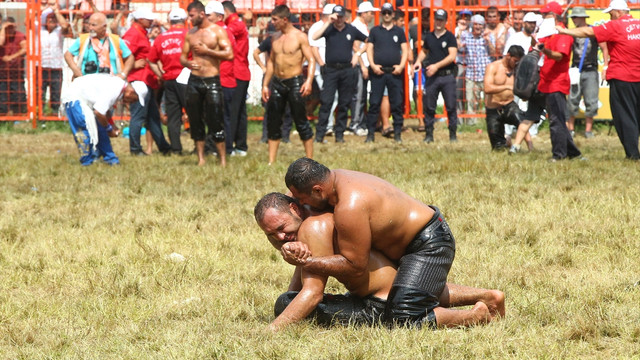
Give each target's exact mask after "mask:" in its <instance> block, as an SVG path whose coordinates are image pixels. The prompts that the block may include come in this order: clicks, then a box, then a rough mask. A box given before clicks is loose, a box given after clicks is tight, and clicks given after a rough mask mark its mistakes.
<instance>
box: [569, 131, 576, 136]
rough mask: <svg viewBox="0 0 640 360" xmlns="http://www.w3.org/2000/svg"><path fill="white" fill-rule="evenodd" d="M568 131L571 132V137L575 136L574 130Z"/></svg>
mask: <svg viewBox="0 0 640 360" xmlns="http://www.w3.org/2000/svg"><path fill="white" fill-rule="evenodd" d="M569 132H570V133H571V138H574V137H575V136H576V132H575V131H573V130H571V131H569Z"/></svg>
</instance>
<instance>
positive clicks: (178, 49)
mask: <svg viewBox="0 0 640 360" xmlns="http://www.w3.org/2000/svg"><path fill="white" fill-rule="evenodd" d="M186 34H187V29H186V28H185V27H184V26H181V25H179V26H172V27H171V28H170V29H169V30H167V31H166V32H165V33H163V34H160V35H158V37H157V38H156V40H155V41H154V42H153V45H152V46H151V50H150V51H149V61H150V62H152V63H156V62H158V60H159V61H160V62H162V68H163V69H164V74H163V75H162V78H163V79H164V80H175V79H176V78H177V77H178V75H180V72H181V71H182V69H183V68H184V66H182V64H180V55H182V44H183V43H184V37H185V35H186Z"/></svg>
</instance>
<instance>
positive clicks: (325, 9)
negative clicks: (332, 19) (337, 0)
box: [322, 4, 336, 15]
mask: <svg viewBox="0 0 640 360" xmlns="http://www.w3.org/2000/svg"><path fill="white" fill-rule="evenodd" d="M334 7H336V4H327V5H325V6H324V7H323V8H322V15H331V14H333V8H334Z"/></svg>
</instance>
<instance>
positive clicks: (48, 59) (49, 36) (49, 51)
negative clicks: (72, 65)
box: [40, 26, 64, 69]
mask: <svg viewBox="0 0 640 360" xmlns="http://www.w3.org/2000/svg"><path fill="white" fill-rule="evenodd" d="M40 41H41V46H42V67H43V68H46V69H62V67H63V66H64V64H63V60H62V55H63V50H62V43H63V38H62V28H61V27H60V26H56V28H55V29H53V31H52V32H48V31H47V30H46V29H43V30H40Z"/></svg>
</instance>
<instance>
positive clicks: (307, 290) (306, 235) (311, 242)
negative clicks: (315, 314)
mask: <svg viewBox="0 0 640 360" xmlns="http://www.w3.org/2000/svg"><path fill="white" fill-rule="evenodd" d="M328 218H331V215H329V216H328ZM327 224H328V222H327V221H325V219H323V218H322V217H319V218H308V219H306V220H305V221H303V222H302V224H301V225H300V229H299V230H298V240H300V241H301V242H303V243H305V244H307V246H309V248H310V249H311V251H313V252H314V253H317V254H319V255H320V256H323V255H330V254H333V237H332V236H333V232H332V231H328V230H327V228H328V225H327ZM331 229H333V227H331ZM297 268H300V267H297ZM296 272H298V269H296ZM300 275H301V277H300V278H301V280H302V288H301V289H300V292H298V294H297V295H296V297H295V298H294V299H293V300H292V301H291V303H290V304H289V305H288V306H287V308H286V309H285V310H284V311H283V312H282V313H281V314H280V315H279V316H278V317H277V318H276V319H275V320H274V321H273V322H272V323H271V324H270V325H269V330H271V331H278V330H280V329H282V328H283V327H285V326H286V325H289V324H292V323H295V322H298V321H300V320H303V319H304V318H306V317H307V316H308V315H309V314H311V312H312V311H313V310H314V309H315V308H316V306H318V304H319V303H320V302H321V301H322V298H323V296H324V288H325V286H326V284H327V276H326V275H319V274H316V273H313V272H310V271H308V270H305V269H302V270H301V271H300Z"/></svg>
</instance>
